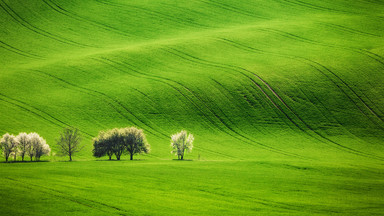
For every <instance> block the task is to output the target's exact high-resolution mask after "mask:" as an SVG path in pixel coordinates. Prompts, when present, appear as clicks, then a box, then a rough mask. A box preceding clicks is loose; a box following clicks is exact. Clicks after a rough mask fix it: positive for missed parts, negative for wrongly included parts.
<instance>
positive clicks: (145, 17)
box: [0, 0, 384, 160]
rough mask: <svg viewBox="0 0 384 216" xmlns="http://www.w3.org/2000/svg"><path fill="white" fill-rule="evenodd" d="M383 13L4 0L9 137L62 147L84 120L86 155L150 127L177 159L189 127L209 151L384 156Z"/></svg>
mask: <svg viewBox="0 0 384 216" xmlns="http://www.w3.org/2000/svg"><path fill="white" fill-rule="evenodd" d="M382 9H383V4H381V2H371V1H357V2H353V3H351V2H349V1H336V2H335V1H325V2H324V1H316V2H305V1H254V2H248V1H236V2H233V1H185V2H172V1H145V2H142V1H76V0H73V1H72V0H71V1H57V0H41V1H37V0H36V1H32V2H29V3H28V4H25V2H23V1H7V0H4V1H2V2H1V13H0V16H1V19H0V20H1V26H2V30H1V49H2V52H1V54H0V55H1V71H2V73H1V75H0V79H1V82H2V83H3V84H2V85H1V87H0V88H1V89H0V92H1V95H0V99H1V100H0V103H1V106H0V107H1V108H0V109H1V112H0V113H1V114H0V115H1V119H2V121H1V127H0V132H2V133H5V132H12V133H18V132H19V131H37V132H38V133H40V134H42V135H43V136H44V137H46V138H47V140H48V143H50V144H51V146H52V145H53V144H54V143H55V138H56V137H57V136H58V133H59V131H60V130H61V128H62V127H65V126H68V125H70V126H75V127H78V128H79V129H81V131H82V132H83V134H84V135H85V136H86V138H85V139H84V144H86V145H87V152H86V153H84V154H83V158H90V153H89V151H90V150H91V138H92V137H94V136H95V135H96V134H97V132H98V131H100V130H104V129H109V128H113V127H124V126H129V125H136V126H138V127H140V128H143V129H144V130H145V131H146V132H147V134H148V139H149V141H150V143H151V144H152V146H153V154H152V156H153V157H158V158H165V157H170V155H169V147H168V143H169V135H170V134H171V133H174V132H176V131H178V130H180V129H181V128H185V129H188V130H190V131H191V132H193V133H194V134H195V135H196V137H197V139H196V147H197V151H195V152H199V153H200V154H201V155H204V156H205V157H206V158H220V159H224V158H226V159H230V158H236V159H240V158H243V159H244V158H253V157H255V156H257V157H275V156H277V157H280V156H282V155H286V156H300V157H309V158H318V157H319V156H320V158H323V156H324V154H333V153H335V154H337V155H339V154H344V153H346V157H348V156H353V157H354V156H355V155H359V156H362V157H368V158H376V159H380V160H381V159H383V158H382V156H380V154H377V152H378V151H379V152H382V150H383V148H382V142H381V141H382V139H383V135H384V133H383V128H384V123H383V119H384V114H383V109H382V107H383V103H384V99H383V97H382V96H381V95H382V94H383V91H384V90H383V87H382V85H381V84H382V81H383V75H382V72H383V69H384V58H383V57H382V55H383V49H382V47H383V43H384V40H383V27H382V25H381V23H382V21H383V14H382V11H383V10H382ZM275 138H279V139H281V140H284V143H282V142H276V139H275ZM233 144H236V148H234V147H233ZM245 149H246V151H244V150H245ZM310 152H312V153H314V154H311V153H310ZM194 157H196V154H194ZM337 157H339V156H337Z"/></svg>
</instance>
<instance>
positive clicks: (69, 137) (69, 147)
mask: <svg viewBox="0 0 384 216" xmlns="http://www.w3.org/2000/svg"><path fill="white" fill-rule="evenodd" d="M80 141H81V136H80V133H79V131H78V129H77V128H76V129H74V128H64V130H63V132H62V133H61V134H60V139H59V140H57V145H58V147H59V153H60V154H61V155H66V156H68V157H69V161H72V156H73V155H74V154H75V153H77V152H79V151H81V150H82V149H83V148H84V146H81V145H80Z"/></svg>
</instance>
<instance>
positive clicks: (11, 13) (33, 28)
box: [0, 0, 89, 47]
mask: <svg viewBox="0 0 384 216" xmlns="http://www.w3.org/2000/svg"><path fill="white" fill-rule="evenodd" d="M0 7H1V8H2V9H3V10H4V11H5V12H6V13H7V14H8V15H9V16H10V17H12V18H13V19H14V20H15V21H16V22H17V23H19V24H20V25H22V26H24V27H25V28H27V29H29V30H31V31H33V32H35V33H37V34H39V35H43V36H45V37H48V38H51V39H53V40H56V41H59V42H61V43H64V44H68V45H72V46H80V47H89V46H88V45H84V44H81V43H78V42H75V41H71V40H69V39H66V38H63V37H61V36H58V35H55V34H52V33H50V32H47V31H45V30H43V29H41V28H38V27H36V26H34V25H32V24H30V23H29V22H27V21H26V20H25V19H23V18H22V17H21V16H20V15H19V14H17V13H16V12H15V11H14V10H13V9H12V8H11V7H9V5H8V4H7V3H5V1H4V0H1V1H0Z"/></svg>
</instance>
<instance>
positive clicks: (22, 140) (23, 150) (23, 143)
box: [16, 133, 31, 161]
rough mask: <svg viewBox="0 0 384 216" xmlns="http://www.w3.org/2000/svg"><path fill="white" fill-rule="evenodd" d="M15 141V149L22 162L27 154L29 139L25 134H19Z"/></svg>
mask: <svg viewBox="0 0 384 216" xmlns="http://www.w3.org/2000/svg"><path fill="white" fill-rule="evenodd" d="M16 140H17V142H18V143H19V145H18V146H17V147H18V152H19V154H20V156H21V161H24V156H25V155H26V154H27V151H28V149H29V148H30V145H31V139H30V138H29V136H28V134H27V133H19V135H17V136H16Z"/></svg>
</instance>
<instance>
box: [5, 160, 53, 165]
mask: <svg viewBox="0 0 384 216" xmlns="http://www.w3.org/2000/svg"><path fill="white" fill-rule="evenodd" d="M44 162H50V161H49V160H40V161H8V162H5V161H3V162H1V163H3V164H13V163H44Z"/></svg>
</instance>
